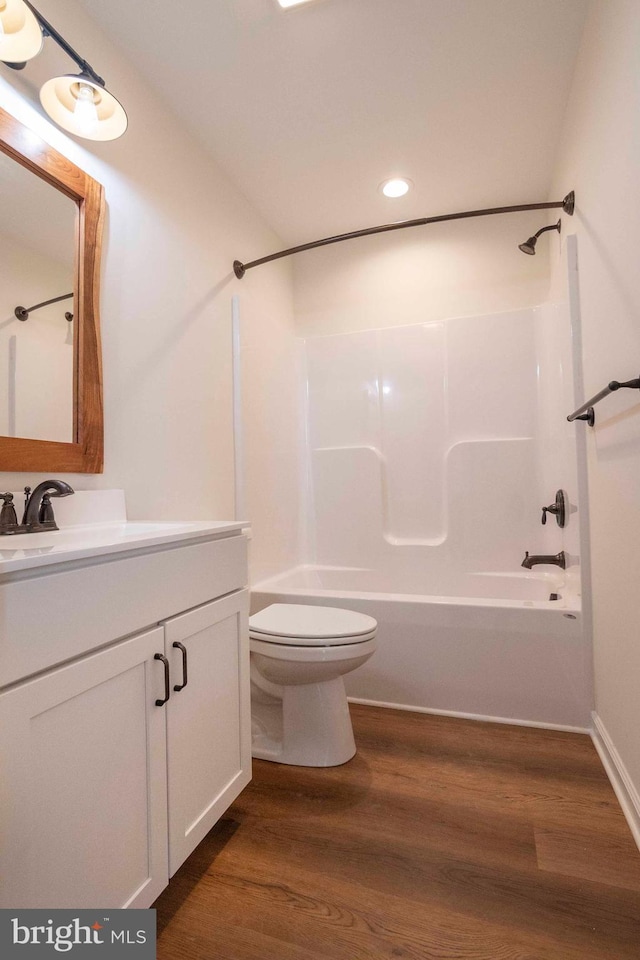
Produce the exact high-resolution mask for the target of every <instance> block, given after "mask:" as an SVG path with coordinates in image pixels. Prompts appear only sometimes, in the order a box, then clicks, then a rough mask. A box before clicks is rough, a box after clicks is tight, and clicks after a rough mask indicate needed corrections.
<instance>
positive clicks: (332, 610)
mask: <svg viewBox="0 0 640 960" xmlns="http://www.w3.org/2000/svg"><path fill="white" fill-rule="evenodd" d="M377 626H378V625H377V623H376V621H375V620H374V619H373V617H368V616H367V615H366V614H364V613H357V612H356V611H354V610H344V609H342V608H340V607H317V606H308V605H306V604H297V603H274V604H272V605H271V606H269V607H266V608H265V609H264V610H261V611H260V612H259V613H255V614H254V615H253V616H252V617H250V618H249V636H250V637H251V639H254V640H257V641H261V642H263V643H271V644H280V645H283V646H288V647H327V646H342V645H345V646H346V645H348V646H352V645H353V644H357V643H364V642H365V641H367V640H372V639H373V638H374V637H375V635H376V629H377Z"/></svg>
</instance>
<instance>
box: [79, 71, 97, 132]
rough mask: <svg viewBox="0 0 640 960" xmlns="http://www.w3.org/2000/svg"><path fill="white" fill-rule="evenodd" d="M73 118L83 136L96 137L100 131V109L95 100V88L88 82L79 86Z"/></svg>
mask: <svg viewBox="0 0 640 960" xmlns="http://www.w3.org/2000/svg"><path fill="white" fill-rule="evenodd" d="M73 119H74V122H75V125H76V127H77V130H78V133H79V134H80V136H81V137H95V135H96V134H97V132H98V111H97V109H96V105H95V103H94V101H93V88H92V87H90V86H89V84H88V83H81V84H79V86H78V99H77V100H76V105H75V108H74V111H73Z"/></svg>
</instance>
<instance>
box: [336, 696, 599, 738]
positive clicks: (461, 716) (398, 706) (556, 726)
mask: <svg viewBox="0 0 640 960" xmlns="http://www.w3.org/2000/svg"><path fill="white" fill-rule="evenodd" d="M347 699H348V700H349V703H362V704H363V705H364V706H367V707H385V708H387V709H389V710H409V711H411V713H431V714H434V715H435V716H436V717H456V718H457V719H458V720H482V721H483V722H485V723H508V724H511V725H512V726H515V727H538V728H539V729H541V730H559V731H561V732H562V733H586V734H590V733H591V730H590V729H589V728H588V727H570V726H567V725H566V724H562V723H540V722H539V721H537V720H514V719H513V717H487V716H485V715H484V714H481V713H460V712H458V711H457V710H432V709H431V708H430V707H412V706H409V705H407V704H406V703H385V702H384V701H382V700H363V699H361V698H360V697H348V698H347Z"/></svg>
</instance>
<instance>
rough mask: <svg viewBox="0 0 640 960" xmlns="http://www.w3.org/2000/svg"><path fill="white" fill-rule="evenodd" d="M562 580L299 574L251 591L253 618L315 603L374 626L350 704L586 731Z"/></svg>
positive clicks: (582, 654)
mask: <svg viewBox="0 0 640 960" xmlns="http://www.w3.org/2000/svg"><path fill="white" fill-rule="evenodd" d="M562 576H563V575H562V574H561V573H560V571H559V572H558V576H555V575H554V574H547V573H542V574H540V573H537V572H531V573H528V572H522V573H520V572H517V573H514V574H505V573H469V574H464V575H462V576H458V577H456V578H442V577H440V579H438V577H437V576H436V577H434V576H433V575H432V576H429V577H427V576H419V575H418V574H417V573H415V572H414V573H408V572H407V571H404V572H403V573H402V575H401V576H398V575H396V576H393V575H385V574H383V573H381V572H378V571H374V570H365V569H354V568H338V567H296V568H295V569H293V570H290V571H288V572H287V573H285V574H282V575H280V576H277V577H273V578H271V579H269V580H263V581H261V582H260V583H258V584H256V585H255V586H254V587H253V588H252V593H251V596H252V612H254V613H255V612H256V611H258V610H261V609H262V608H263V607H265V606H268V605H269V604H270V603H310V604H319V605H324V606H336V607H347V608H349V609H352V610H358V611H360V612H361V613H366V614H369V615H370V616H372V617H375V619H376V620H377V621H378V650H377V652H376V654H375V655H374V656H373V657H372V658H371V660H370V661H369V662H368V663H367V664H366V665H365V666H364V667H362V668H360V669H359V670H357V671H356V672H355V673H353V674H350V675H349V676H348V677H346V678H345V680H346V686H347V693H348V694H349V697H350V698H351V699H352V700H355V701H358V702H361V703H375V704H380V705H384V706H393V707H400V708H405V709H411V710H422V711H426V712H433V713H445V714H452V715H456V716H465V717H476V718H478V719H487V720H496V721H503V722H512V723H525V724H529V725H540V726H546V727H557V728H560V729H575V730H586V729H588V727H589V725H590V716H591V710H592V673H591V671H592V666H591V653H590V649H589V645H588V643H587V642H586V641H585V640H584V638H583V635H582V623H581V620H582V617H581V612H580V601H579V598H578V597H575V596H569V595H567V593H566V588H565V586H564V581H563V578H562ZM427 590H428V595H426V594H427ZM552 593H557V594H559V599H557V600H550V599H549V596H550V594H552Z"/></svg>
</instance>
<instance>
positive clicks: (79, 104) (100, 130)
mask: <svg viewBox="0 0 640 960" xmlns="http://www.w3.org/2000/svg"><path fill="white" fill-rule="evenodd" d="M3 4H4V8H5V9H6V11H9V9H11V11H13V13H12V18H13V19H11V18H9V15H8V13H5V12H4V9H3ZM14 8H16V9H15V10H14ZM20 16H21V17H22V20H23V22H24V27H23V28H22V29H21V30H20V31H16V32H15V34H14V36H15V38H16V41H17V36H18V33H22V32H23V31H24V32H25V44H24V47H23V48H21V47H18V46H16V47H15V49H13V48H11V50H10V55H9V56H6V55H5V53H6V51H5V46H4V41H3V39H2V38H1V36H0V60H2V61H3V62H4V63H6V64H7V66H9V67H12V68H13V69H14V70H22V69H23V68H24V66H25V64H26V61H27V60H30V59H32V58H33V57H35V56H36V55H37V54H38V53H39V52H40V49H41V48H42V43H43V41H44V38H45V37H51V39H52V40H55V42H56V43H57V44H58V46H59V47H61V48H62V49H63V50H64V52H65V53H66V54H67V56H69V57H71V59H72V60H74V61H75V62H76V63H77V64H78V66H79V67H80V73H78V74H65V75H64V76H61V77H54V78H53V79H52V80H47V82H46V83H45V84H44V86H43V87H42V89H41V90H40V102H41V104H42V106H43V107H44V109H45V110H46V112H47V113H48V114H49V116H50V117H51V119H52V120H53V121H54V123H57V124H58V126H59V127H62V129H63V130H66V131H67V132H68V133H73V134H75V136H77V137H83V138H84V139H85V140H115V139H117V138H118V137H121V136H122V134H123V133H124V132H125V130H126V129H127V123H128V121H127V114H126V113H125V111H124V107H123V106H122V104H121V103H119V102H118V100H116V98H115V97H114V96H113V94H111V93H109V91H108V90H107V89H106V87H105V82H104V80H103V79H102V77H99V76H98V74H97V73H96V72H95V70H94V69H93V67H92V66H91V65H90V64H89V63H87V61H86V60H83V58H82V57H81V56H80V55H79V54H78V53H76V51H75V50H74V49H73V47H72V46H70V44H68V43H67V41H66V40H65V39H64V37H63V36H61V34H59V33H58V31H57V30H56V29H55V28H54V27H52V26H51V24H50V23H49V22H48V21H47V20H45V18H44V17H43V16H42V14H40V13H38V11H37V10H36V8H35V7H34V6H33V4H32V3H30V2H29V0H0V20H1V21H2V23H3V28H4V32H5V36H6V35H8V33H9V27H10V26H11V25H12V24H13V23H18V21H19V17H20ZM33 24H35V26H36V28H37V33H38V35H39V46H38V45H37V44H36V43H35V42H32V43H31V46H30V47H29V48H28V51H27V45H26V36H27V30H29V31H32V27H33ZM29 36H31V32H30V33H29ZM19 50H21V51H22V52H21V54H20V55H18V51H19ZM30 51H33V52H30ZM27 52H28V54H29V55H28V56H27Z"/></svg>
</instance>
